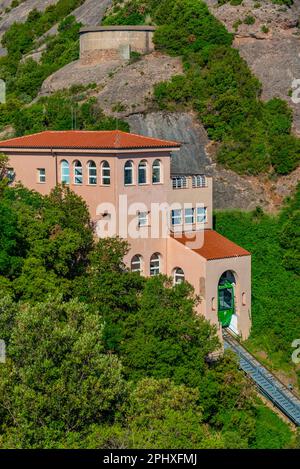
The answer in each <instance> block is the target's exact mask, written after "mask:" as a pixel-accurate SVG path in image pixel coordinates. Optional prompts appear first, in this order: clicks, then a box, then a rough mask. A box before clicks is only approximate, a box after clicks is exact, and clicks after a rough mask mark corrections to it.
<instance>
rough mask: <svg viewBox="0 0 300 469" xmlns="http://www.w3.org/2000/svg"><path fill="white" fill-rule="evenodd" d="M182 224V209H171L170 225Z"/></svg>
mask: <svg viewBox="0 0 300 469" xmlns="http://www.w3.org/2000/svg"><path fill="white" fill-rule="evenodd" d="M181 224H182V210H181V209H178V210H172V225H181Z"/></svg>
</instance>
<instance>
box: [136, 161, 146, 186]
mask: <svg viewBox="0 0 300 469" xmlns="http://www.w3.org/2000/svg"><path fill="white" fill-rule="evenodd" d="M141 170H142V171H143V173H144V178H143V179H145V180H144V181H143V182H141V180H140V171H141ZM147 183H148V163H147V161H146V160H142V161H140V162H139V165H138V185H139V186H144V185H145V184H147Z"/></svg>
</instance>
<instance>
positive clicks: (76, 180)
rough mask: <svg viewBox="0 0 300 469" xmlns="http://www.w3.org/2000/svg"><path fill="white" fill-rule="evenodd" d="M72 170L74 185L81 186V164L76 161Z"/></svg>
mask: <svg viewBox="0 0 300 469" xmlns="http://www.w3.org/2000/svg"><path fill="white" fill-rule="evenodd" d="M73 168H74V184H82V182H83V176H82V164H81V163H80V161H78V160H76V161H74V163H73Z"/></svg>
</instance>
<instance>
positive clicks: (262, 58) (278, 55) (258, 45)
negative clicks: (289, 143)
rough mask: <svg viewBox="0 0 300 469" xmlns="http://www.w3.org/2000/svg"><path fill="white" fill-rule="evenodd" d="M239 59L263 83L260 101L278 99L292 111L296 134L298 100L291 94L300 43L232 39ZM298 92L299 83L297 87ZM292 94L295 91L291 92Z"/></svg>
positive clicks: (299, 68)
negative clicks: (285, 103) (245, 62)
mask: <svg viewBox="0 0 300 469" xmlns="http://www.w3.org/2000/svg"><path fill="white" fill-rule="evenodd" d="M234 45H235V47H237V48H238V49H239V51H240V53H241V56H242V57H244V59H245V60H246V61H247V62H248V64H249V66H250V67H251V69H252V71H253V72H254V74H255V75H256V76H257V77H258V78H259V79H260V81H261V82H262V84H263V93H262V99H264V100H268V99H271V98H273V97H279V98H282V99H284V100H286V101H287V102H288V104H289V105H290V106H291V107H292V109H293V114H294V130H295V133H297V134H298V135H300V100H299V95H300V94H299V92H298V93H297V96H296V100H297V101H298V100H299V102H293V100H294V98H293V95H292V96H289V94H291V90H292V86H293V82H294V80H299V79H300V40H299V38H298V37H293V36H291V37H282V36H279V37H277V38H273V39H265V40H263V41H262V40H260V41H258V40H257V39H254V38H236V39H235V41H234ZM297 88H298V89H300V82H299V84H298V85H297ZM294 92H295V94H296V92H297V89H295V90H294Z"/></svg>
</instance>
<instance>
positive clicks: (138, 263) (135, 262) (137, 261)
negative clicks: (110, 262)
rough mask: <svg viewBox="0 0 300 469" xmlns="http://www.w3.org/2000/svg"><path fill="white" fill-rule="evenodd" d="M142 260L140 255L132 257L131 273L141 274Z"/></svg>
mask: <svg viewBox="0 0 300 469" xmlns="http://www.w3.org/2000/svg"><path fill="white" fill-rule="evenodd" d="M142 262H143V258H142V256H141V255H140V254H136V255H135V256H133V257H132V259H131V263H130V269H131V272H142Z"/></svg>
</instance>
